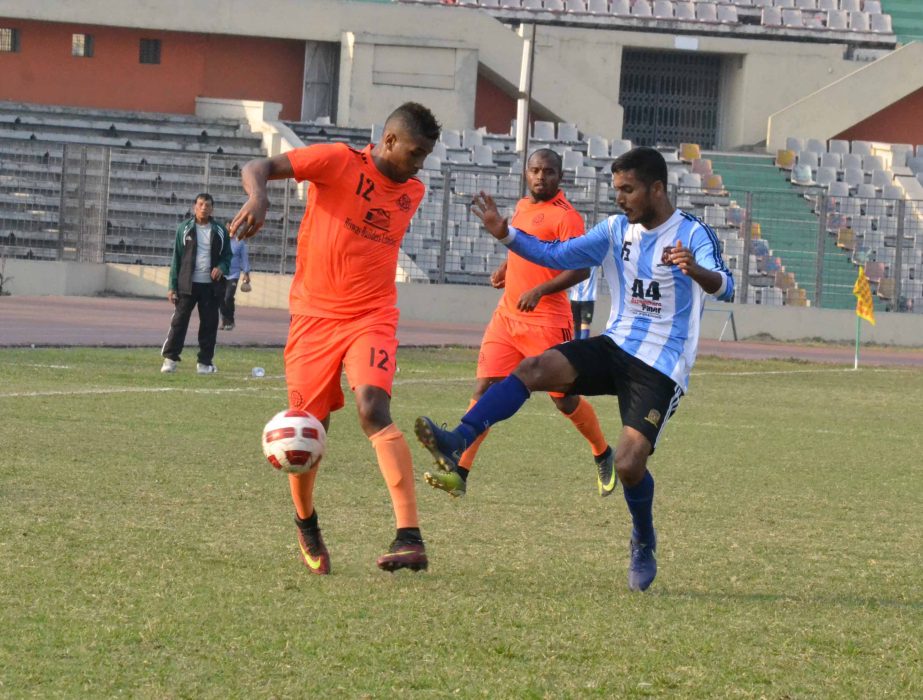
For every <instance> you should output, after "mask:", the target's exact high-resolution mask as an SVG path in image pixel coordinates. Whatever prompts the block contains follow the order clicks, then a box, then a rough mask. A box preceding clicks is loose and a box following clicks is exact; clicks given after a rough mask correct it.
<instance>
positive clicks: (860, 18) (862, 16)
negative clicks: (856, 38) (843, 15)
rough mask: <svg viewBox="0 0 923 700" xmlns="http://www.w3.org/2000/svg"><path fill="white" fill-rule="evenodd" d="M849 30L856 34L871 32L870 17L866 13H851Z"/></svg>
mask: <svg viewBox="0 0 923 700" xmlns="http://www.w3.org/2000/svg"><path fill="white" fill-rule="evenodd" d="M849 28H850V29H851V30H852V31H854V32H867V31H869V29H870V25H869V16H868V15H867V14H866V13H864V12H850V13H849Z"/></svg>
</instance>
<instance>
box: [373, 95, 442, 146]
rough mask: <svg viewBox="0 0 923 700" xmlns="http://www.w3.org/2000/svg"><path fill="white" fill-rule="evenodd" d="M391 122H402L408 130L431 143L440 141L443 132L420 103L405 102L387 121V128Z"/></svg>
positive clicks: (430, 113)
mask: <svg viewBox="0 0 923 700" xmlns="http://www.w3.org/2000/svg"><path fill="white" fill-rule="evenodd" d="M391 121H397V122H400V123H401V124H402V125H403V126H404V127H405V128H406V129H407V130H409V131H412V132H413V133H414V134H416V135H418V136H422V137H424V138H427V139H429V140H430V141H436V140H438V139H439V133H440V131H441V130H442V125H441V124H440V123H439V122H437V121H436V117H434V116H433V113H432V112H430V111H429V109H428V108H427V107H424V106H423V105H421V104H419V103H418V102H405V103H404V104H402V105H401V106H400V107H398V108H397V109H395V110H394V111H393V112H391V114H389V115H388V118H387V119H386V120H385V126H387V125H388V124H389V123H390V122H391Z"/></svg>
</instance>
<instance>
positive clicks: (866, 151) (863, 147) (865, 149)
mask: <svg viewBox="0 0 923 700" xmlns="http://www.w3.org/2000/svg"><path fill="white" fill-rule="evenodd" d="M851 152H852V153H858V154H859V155H860V156H870V155H872V144H871V143H869V142H868V141H853V142H852V149H851Z"/></svg>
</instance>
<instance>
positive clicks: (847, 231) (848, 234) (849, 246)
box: [836, 226, 856, 250]
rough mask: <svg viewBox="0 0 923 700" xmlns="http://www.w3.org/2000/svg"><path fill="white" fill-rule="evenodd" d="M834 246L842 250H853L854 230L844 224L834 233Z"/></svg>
mask: <svg viewBox="0 0 923 700" xmlns="http://www.w3.org/2000/svg"><path fill="white" fill-rule="evenodd" d="M836 247H837V248H842V249H843V250H855V248H856V232H855V231H853V230H852V229H851V228H849V227H848V226H844V227H843V228H841V229H840V230H839V231H837V233H836Z"/></svg>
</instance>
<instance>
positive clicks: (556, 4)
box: [545, 0, 565, 12]
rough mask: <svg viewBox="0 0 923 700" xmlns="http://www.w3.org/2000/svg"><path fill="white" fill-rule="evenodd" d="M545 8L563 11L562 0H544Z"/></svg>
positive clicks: (551, 10) (550, 10)
mask: <svg viewBox="0 0 923 700" xmlns="http://www.w3.org/2000/svg"><path fill="white" fill-rule="evenodd" d="M545 9H546V10H547V11H548V12H564V9H565V8H564V0H545Z"/></svg>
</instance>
